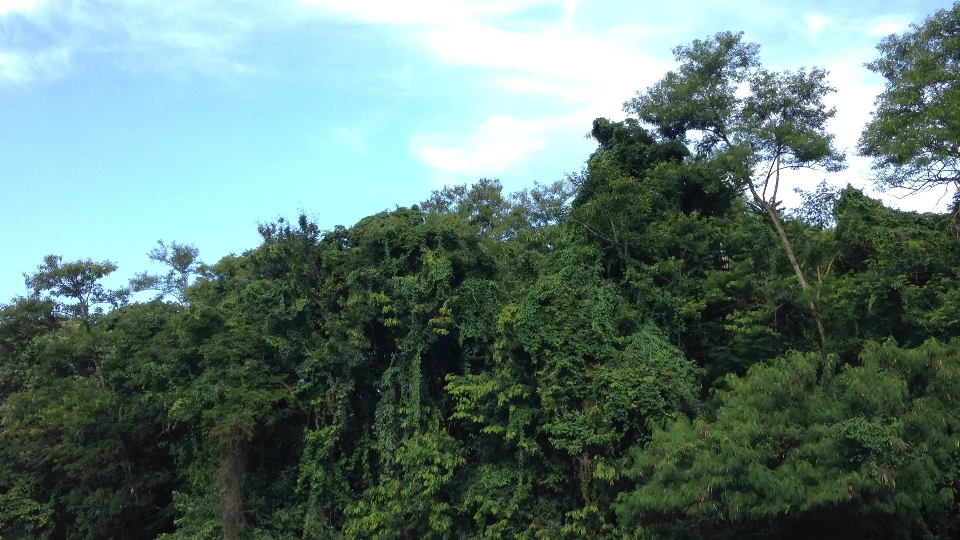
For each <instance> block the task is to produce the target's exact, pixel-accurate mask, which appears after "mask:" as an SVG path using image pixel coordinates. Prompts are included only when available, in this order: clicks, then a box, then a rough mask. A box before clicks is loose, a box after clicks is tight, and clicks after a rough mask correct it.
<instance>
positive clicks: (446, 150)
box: [410, 116, 563, 176]
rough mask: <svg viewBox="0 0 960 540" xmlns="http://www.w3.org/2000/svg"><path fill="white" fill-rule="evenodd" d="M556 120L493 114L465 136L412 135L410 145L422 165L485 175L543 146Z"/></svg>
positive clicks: (453, 172)
mask: <svg viewBox="0 0 960 540" xmlns="http://www.w3.org/2000/svg"><path fill="white" fill-rule="evenodd" d="M558 123H563V121H562V120H556V119H539V120H521V119H518V118H514V117H512V116H493V117H490V118H487V119H486V120H485V121H484V122H483V123H482V124H480V126H478V127H477V128H476V130H475V131H474V132H473V133H471V134H469V135H467V136H455V135H450V134H428V135H414V136H413V137H412V138H411V141H410V147H411V151H412V152H413V154H414V155H415V156H417V158H419V159H420V160H421V161H422V162H423V163H424V164H425V165H427V166H428V167H431V168H433V169H435V170H437V171H439V172H441V173H447V174H466V175H471V176H485V175H488V174H493V173H497V172H501V171H503V170H505V169H507V168H508V167H510V166H512V165H514V164H516V163H517V162H518V161H520V160H522V159H523V158H524V157H526V156H528V155H529V154H531V153H533V152H537V151H539V150H543V149H544V148H546V147H547V133H548V132H549V131H550V130H551V129H552V128H554V127H555V126H556V124H558Z"/></svg>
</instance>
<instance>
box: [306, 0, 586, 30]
mask: <svg viewBox="0 0 960 540" xmlns="http://www.w3.org/2000/svg"><path fill="white" fill-rule="evenodd" d="M300 2H301V3H302V4H305V5H308V6H312V7H315V8H318V9H320V10H321V11H322V13H323V14H324V15H327V16H332V17H336V18H340V19H343V20H348V21H355V22H364V23H376V24H396V25H447V24H455V23H463V22H466V21H476V20H483V19H490V18H493V19H495V18H498V17H502V16H504V15H508V14H510V13H515V12H517V11H522V10H524V9H529V8H531V7H536V6H544V5H558V6H561V7H563V8H564V9H565V11H566V12H567V13H570V14H572V13H573V12H574V11H575V10H576V4H577V3H576V2H573V1H571V0H485V1H478V0H473V1H471V0H409V1H405V2H397V1H396V0H368V1H365V2H358V1H356V0H300Z"/></svg>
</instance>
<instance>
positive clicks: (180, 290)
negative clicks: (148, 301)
mask: <svg viewBox="0 0 960 540" xmlns="http://www.w3.org/2000/svg"><path fill="white" fill-rule="evenodd" d="M157 244H159V245H160V247H157V248H154V249H153V250H152V251H150V253H148V254H147V256H149V257H150V259H151V260H154V261H157V262H160V263H163V264H165V265H167V266H168V267H170V270H169V271H168V272H167V273H166V275H163V276H156V275H151V274H148V273H146V272H141V273H139V274H137V276H136V277H135V278H133V279H131V280H130V288H131V289H133V291H135V292H140V291H158V293H157V298H163V297H165V296H167V295H170V296H173V297H174V298H176V299H177V302H178V303H180V304H181V305H183V304H184V303H185V302H186V300H185V298H186V294H187V287H188V286H189V285H190V277H191V276H193V275H195V274H197V273H198V272H199V271H200V267H201V266H202V264H203V263H202V262H201V261H200V259H198V258H197V255H198V254H199V253H200V252H199V250H197V248H196V247H194V246H192V245H190V244H178V243H176V242H171V243H170V246H169V247H168V246H167V245H166V244H164V243H163V240H157Z"/></svg>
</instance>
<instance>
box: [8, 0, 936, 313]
mask: <svg viewBox="0 0 960 540" xmlns="http://www.w3.org/2000/svg"><path fill="white" fill-rule="evenodd" d="M949 6H950V4H949V3H948V2H933V1H926V0H916V1H914V0H899V1H889V0H886V1H874V0H862V1H859V2H835V1H825V0H811V1H805V2H771V1H769V0H764V1H756V0H737V1H725V0H713V1H706V0H695V1H686V2H682V3H677V4H674V3H669V2H643V1H639V2H638V1H636V0H580V1H578V0H561V1H554V0H509V1H508V0H485V1H479V0H406V1H403V2H399V1H396V0H392V1H391V0H371V1H362V0H272V1H264V0H190V1H179V0H123V1H116V0H0V302H5V301H7V300H8V299H11V298H13V297H14V296H16V295H22V294H25V293H26V292H27V291H26V289H25V287H24V284H23V273H24V272H28V273H30V272H33V271H35V269H36V267H37V266H38V265H39V264H41V263H42V260H43V257H44V256H45V255H47V254H56V255H60V256H62V257H63V258H64V260H68V261H69V260H78V259H87V258H89V259H93V260H95V261H102V260H111V261H113V262H115V263H117V265H118V266H119V270H118V271H117V272H116V273H115V274H114V275H113V276H111V277H110V278H109V279H108V281H107V284H108V285H109V286H115V287H119V286H122V285H123V284H124V283H125V282H126V280H127V279H128V278H130V277H132V276H133V275H134V274H135V273H137V272H140V271H144V270H146V271H150V272H160V271H161V270H162V268H160V267H159V264H158V263H154V262H153V261H150V260H149V258H148V257H147V252H149V251H150V250H151V249H153V248H154V247H156V242H157V240H161V239H162V240H164V241H166V242H168V243H169V242H171V241H176V242H179V243H187V244H193V245H195V246H196V247H197V248H198V249H199V251H200V257H201V259H203V260H204V261H206V262H209V263H212V262H216V261H217V260H218V259H220V258H221V257H223V256H224V255H227V254H230V253H236V254H240V253H242V252H244V251H245V250H248V249H252V248H254V247H256V246H257V245H259V242H260V237H259V235H258V233H257V225H258V224H259V223H268V222H272V221H275V220H276V219H277V218H279V217H285V218H295V217H296V216H297V215H298V214H299V213H300V212H304V213H306V214H307V215H308V216H310V217H311V218H312V219H313V220H315V221H316V222H317V223H318V224H319V226H320V227H321V228H323V229H332V228H333V227H334V226H335V225H338V224H342V225H347V226H349V225H351V224H353V223H355V222H356V221H358V220H359V219H361V218H363V217H365V216H368V215H371V214H374V213H377V212H379V211H383V210H392V209H394V208H396V207H397V206H409V205H412V204H415V203H417V202H418V201H421V200H424V199H426V198H427V197H429V195H430V193H431V191H433V190H435V189H439V188H440V187H442V186H444V185H449V184H462V183H470V182H474V181H476V180H477V179H479V178H497V179H499V180H500V181H501V182H502V183H503V185H504V188H505V189H506V190H507V191H515V190H520V189H524V188H529V187H532V186H533V185H534V183H535V182H540V183H552V182H554V181H556V180H559V179H562V178H563V177H564V174H566V173H574V172H578V171H579V170H580V169H581V167H582V166H583V165H584V162H585V160H586V158H587V157H588V156H589V154H590V153H591V152H592V151H593V150H594V148H595V143H594V142H593V141H591V140H589V139H588V138H586V137H585V134H586V133H587V132H588V131H589V130H590V126H591V122H592V120H593V119H594V118H596V117H601V116H602V117H607V118H610V119H614V120H621V119H623V118H624V113H623V111H622V105H623V103H624V101H626V100H628V99H630V98H631V97H633V96H634V95H635V94H636V92H637V91H642V90H644V89H645V88H647V87H648V86H649V85H651V84H653V83H655V82H656V81H657V80H659V79H660V78H661V77H662V76H663V75H664V73H666V72H667V71H668V70H670V69H672V68H674V67H675V66H676V63H675V61H674V58H673V55H672V53H671V49H672V48H673V47H675V46H677V45H681V44H686V43H689V42H691V41H692V40H694V39H702V38H705V37H708V36H710V35H713V34H714V33H716V32H720V31H726V30H731V31H743V32H745V38H746V39H747V40H748V41H753V42H756V43H759V44H760V46H761V52H760V59H761V61H762V62H763V64H764V66H765V67H767V68H769V69H775V70H783V69H791V70H794V69H798V68H801V67H811V66H820V67H824V68H826V69H827V70H829V71H830V77H829V80H830V82H831V84H832V85H833V86H834V87H836V89H837V92H836V93H834V94H832V95H831V96H830V98H829V100H830V103H831V104H833V105H835V106H836V108H837V114H836V117H835V118H834V120H833V121H832V123H831V126H830V128H831V130H832V132H833V133H835V134H836V143H837V145H838V146H839V147H840V148H845V149H847V150H848V151H849V156H850V157H849V158H848V159H849V163H850V167H849V168H848V170H847V171H845V172H842V173H836V174H825V173H817V174H815V175H813V176H809V175H808V176H805V177H798V178H796V179H794V181H795V182H796V183H797V184H798V185H801V186H803V187H806V188H807V189H812V188H813V186H814V185H815V184H816V183H817V182H819V181H820V180H821V179H826V180H827V181H828V182H829V183H831V184H833V185H838V186H842V185H845V184H847V183H850V184H853V185H854V186H856V187H860V188H869V187H870V186H871V182H870V171H869V162H868V161H867V160H865V159H863V158H859V157H856V156H855V155H854V149H855V147H856V142H857V138H858V137H859V134H860V131H861V129H862V127H863V125H864V124H865V123H866V122H867V121H869V119H870V113H871V111H872V108H873V101H874V98H875V96H876V95H877V94H878V93H879V92H880V91H882V89H883V83H884V81H883V79H882V78H881V77H879V76H878V75H875V74H873V73H871V72H870V71H868V70H867V69H866V68H864V63H866V62H869V61H871V60H873V59H875V58H876V57H877V52H876V50H875V46H876V44H877V43H878V42H879V41H880V40H881V39H882V38H883V37H884V36H886V35H889V34H891V33H900V32H903V31H906V30H908V29H909V25H910V24H917V23H921V22H922V21H923V19H924V18H925V17H926V16H927V15H929V14H931V13H933V12H934V11H936V10H938V9H943V8H947V7H949ZM790 195H791V194H790V193H789V192H787V194H786V197H785V199H786V203H787V205H788V206H789V205H790V203H791V200H790V198H789V197H790ZM894 195H895V194H885V195H884V197H885V199H886V200H887V201H888V202H889V203H890V204H892V205H895V206H898V207H901V208H905V209H911V210H924V211H926V210H934V209H943V208H945V206H946V203H947V202H948V199H949V197H946V198H944V197H943V196H942V195H943V194H942V193H927V194H926V195H924V196H918V197H907V198H897V197H896V196H894Z"/></svg>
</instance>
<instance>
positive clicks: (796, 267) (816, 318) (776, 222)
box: [747, 181, 827, 350]
mask: <svg viewBox="0 0 960 540" xmlns="http://www.w3.org/2000/svg"><path fill="white" fill-rule="evenodd" d="M747 185H748V186H749V187H750V193H751V194H752V195H753V199H754V200H755V201H756V202H757V203H758V204H760V206H762V207H763V209H764V210H765V211H766V212H767V215H768V216H770V221H772V222H773V228H774V229H776V230H777V235H778V236H779V237H780V243H782V244H783V250H784V251H786V252H787V259H789V261H790V266H792V267H793V272H794V273H795V274H796V275H797V281H798V282H800V290H802V291H803V292H804V293H806V292H807V287H808V285H807V279H806V278H805V277H803V271H802V270H801V269H800V263H798V262H797V257H796V256H795V255H794V254H793V247H791V245H790V240H789V239H788V238H787V232H786V231H785V230H784V229H783V224H782V223H780V216H779V215H777V211H776V210H775V209H774V208H773V206H772V205H771V204H769V203H768V202H767V201H765V200H763V199H762V198H760V195H759V194H758V193H757V190H756V188H755V187H754V186H753V182H752V181H748V182H747ZM807 305H808V306H809V307H810V313H811V314H812V315H813V322H814V323H815V324H816V325H817V333H818V334H819V335H820V349H821V350H822V349H823V348H824V347H826V343H827V338H826V334H825V332H824V330H823V319H821V318H820V310H818V309H817V305H816V303H814V301H813V299H812V298H808V299H807Z"/></svg>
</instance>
